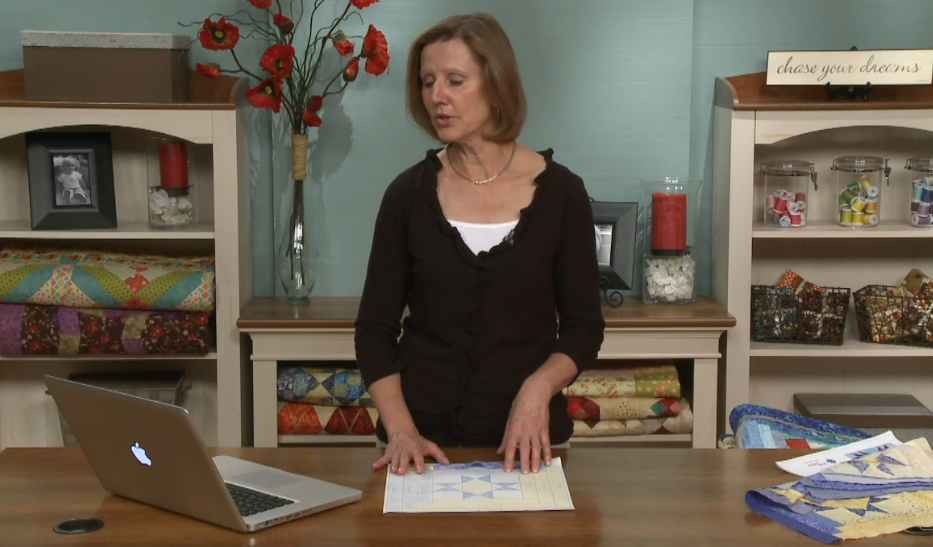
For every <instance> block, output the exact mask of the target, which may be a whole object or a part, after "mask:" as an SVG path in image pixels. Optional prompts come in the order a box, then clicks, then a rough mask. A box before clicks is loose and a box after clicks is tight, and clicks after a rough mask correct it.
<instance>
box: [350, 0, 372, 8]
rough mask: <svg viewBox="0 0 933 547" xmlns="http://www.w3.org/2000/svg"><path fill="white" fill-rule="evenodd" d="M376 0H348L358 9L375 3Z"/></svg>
mask: <svg viewBox="0 0 933 547" xmlns="http://www.w3.org/2000/svg"><path fill="white" fill-rule="evenodd" d="M378 1H379V0H350V3H351V4H353V5H354V6H356V7H358V8H360V9H363V8H366V7H369V6H371V5H373V4H375V3H376V2H378Z"/></svg>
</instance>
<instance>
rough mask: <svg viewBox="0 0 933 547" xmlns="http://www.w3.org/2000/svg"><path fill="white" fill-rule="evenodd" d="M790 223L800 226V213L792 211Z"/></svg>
mask: <svg viewBox="0 0 933 547" xmlns="http://www.w3.org/2000/svg"><path fill="white" fill-rule="evenodd" d="M790 225H791V226H800V213H791V214H790Z"/></svg>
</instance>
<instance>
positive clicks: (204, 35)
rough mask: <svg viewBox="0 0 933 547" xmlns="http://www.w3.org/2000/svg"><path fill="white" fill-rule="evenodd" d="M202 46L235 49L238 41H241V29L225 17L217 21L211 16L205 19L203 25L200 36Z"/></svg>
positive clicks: (215, 49)
mask: <svg viewBox="0 0 933 547" xmlns="http://www.w3.org/2000/svg"><path fill="white" fill-rule="evenodd" d="M199 39H200V40H201V46H202V47H203V48H204V49H210V50H212V51H219V50H222V49H233V47H234V46H236V43H237V42H239V41H240V29H239V28H238V27H237V26H236V25H234V24H231V23H228V22H227V19H226V18H224V17H221V18H220V21H217V22H216V23H215V22H213V21H211V20H210V18H207V19H205V20H204V26H203V27H201V34H200V36H199Z"/></svg>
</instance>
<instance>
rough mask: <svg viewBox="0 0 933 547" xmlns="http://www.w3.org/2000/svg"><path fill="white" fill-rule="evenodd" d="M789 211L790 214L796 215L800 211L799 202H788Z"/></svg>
mask: <svg viewBox="0 0 933 547" xmlns="http://www.w3.org/2000/svg"><path fill="white" fill-rule="evenodd" d="M787 212H788V213H790V214H792V215H796V214H798V213H800V206H799V205H797V202H796V201H792V202H790V203H788V204H787Z"/></svg>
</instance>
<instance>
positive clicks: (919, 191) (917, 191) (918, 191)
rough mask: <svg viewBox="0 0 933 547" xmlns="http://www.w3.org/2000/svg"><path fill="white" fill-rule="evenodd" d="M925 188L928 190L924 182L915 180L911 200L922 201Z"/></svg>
mask: <svg viewBox="0 0 933 547" xmlns="http://www.w3.org/2000/svg"><path fill="white" fill-rule="evenodd" d="M924 188H926V185H925V184H924V183H923V182H922V181H919V180H915V181H914V191H913V194H911V197H910V199H912V200H914V201H920V200H921V199H923V189H924Z"/></svg>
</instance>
